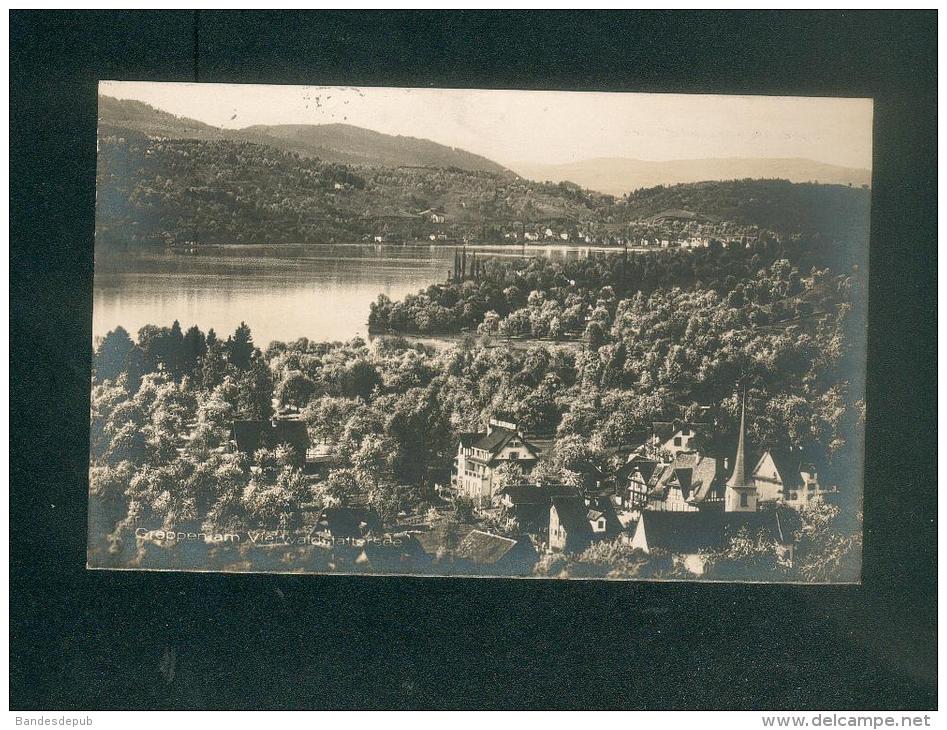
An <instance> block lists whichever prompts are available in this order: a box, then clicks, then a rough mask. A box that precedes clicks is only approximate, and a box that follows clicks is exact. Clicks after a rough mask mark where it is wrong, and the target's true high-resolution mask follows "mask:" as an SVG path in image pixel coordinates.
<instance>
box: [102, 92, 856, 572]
mask: <svg viewBox="0 0 947 730" xmlns="http://www.w3.org/2000/svg"><path fill="white" fill-rule="evenodd" d="M286 131H287V130H282V131H280V130H279V129H273V130H270V131H269V132H267V133H266V134H264V132H263V131H261V130H256V129H250V130H249V131H248V130H226V129H220V128H216V127H210V126H208V125H206V124H204V123H201V122H198V121H196V120H188V119H186V118H181V117H175V116H173V115H170V114H167V113H165V112H161V111H160V110H156V109H154V108H152V107H149V106H147V105H145V104H142V103H140V102H132V101H120V100H116V99H110V98H108V97H101V98H100V111H99V147H98V168H97V196H96V206H97V212H96V254H97V255H98V254H99V253H103V254H105V253H109V254H114V255H115V257H116V259H117V260H119V261H124V260H125V259H123V257H125V254H131V255H129V256H127V259H128V260H132V259H134V258H136V255H137V253H138V252H139V251H141V250H148V251H149V256H148V257H142V258H149V257H150V259H155V260H157V259H160V260H161V263H162V264H163V265H164V264H168V263H169V262H170V263H171V264H173V266H168V267H167V268H175V269H180V270H186V269H188V267H189V266H191V265H192V264H193V265H194V266H193V267H192V268H194V269H195V270H196V269H200V275H201V276H203V277H205V278H206V280H208V281H212V282H214V284H215V286H216V283H217V281H216V279H215V277H217V276H218V273H219V275H220V282H219V283H220V285H221V287H222V288H226V287H227V286H235V285H236V284H239V285H241V286H243V285H244V284H246V285H247V287H248V289H249V288H256V289H259V288H262V287H265V286H272V287H279V286H280V285H281V283H282V282H281V280H280V279H279V278H278V276H279V275H278V274H276V273H274V272H276V271H277V270H276V269H274V271H273V272H269V271H268V272H264V273H261V272H259V271H255V270H250V269H248V270H247V273H246V274H245V276H246V279H245V280H244V279H239V277H238V276H236V275H235V273H234V272H235V271H237V269H236V267H233V266H232V264H233V262H232V261H222V260H221V259H223V258H224V257H219V256H216V257H215V256H213V255H209V256H206V257H203V258H198V259H195V260H193V261H192V260H190V259H177V258H176V257H177V255H178V254H180V255H181V256H188V257H189V256H198V257H201V256H202V254H203V253H204V252H205V250H207V249H209V248H213V247H225V246H232V245H235V246H248V247H249V246H253V247H256V246H286V247H292V246H297V245H308V244H313V245H317V244H363V245H364V247H365V248H366V249H369V248H375V247H380V246H388V245H400V244H404V245H409V244H410V245H415V246H423V247H436V246H441V245H444V246H454V247H455V251H454V257H453V264H452V265H451V263H450V261H445V260H444V258H442V257H441V256H437V257H436V261H435V254H443V253H444V252H443V251H431V250H428V251H427V252H422V257H423V256H425V255H430V257H431V258H430V259H429V260H428V261H426V262H425V263H428V264H430V263H431V262H432V261H435V263H436V266H437V267H438V268H437V269H433V268H431V269H427V270H426V271H428V270H429V271H432V272H434V273H433V274H432V275H431V277H430V278H425V277H426V275H425V277H422V281H424V280H426V281H428V282H430V283H429V284H428V285H427V286H425V287H424V288H421V289H420V290H419V291H417V293H414V294H411V293H408V294H405V293H404V292H403V291H401V292H400V293H399V294H397V295H395V294H392V297H395V296H398V297H400V298H399V299H393V298H391V297H389V296H388V295H386V294H385V293H382V292H381V291H378V293H377V298H376V299H375V301H364V303H363V304H360V305H352V304H351V303H349V304H348V305H347V306H364V307H365V309H366V310H367V311H366V312H365V316H366V318H367V331H368V333H369V334H370V337H369V338H368V340H367V341H366V340H365V339H363V338H361V337H355V338H353V339H350V340H347V341H344V342H343V341H337V342H326V341H316V340H310V339H308V337H307V335H312V336H314V337H320V336H321V335H319V333H310V332H306V326H307V325H301V326H300V327H298V335H299V338H298V339H296V340H294V341H291V342H283V341H274V342H270V343H268V344H266V343H264V344H263V345H262V346H258V344H257V343H255V342H254V341H253V336H252V333H251V331H250V327H249V326H248V325H247V324H246V323H245V322H241V324H240V325H239V326H238V327H237V328H236V330H235V331H233V332H232V333H218V332H215V331H214V330H213V329H207V330H202V329H201V328H200V327H201V326H205V327H206V326H207V324H208V322H184V323H183V326H182V322H180V321H177V320H175V321H173V322H171V323H169V322H166V321H161V322H151V323H149V324H146V325H144V326H141V327H140V329H139V330H138V331H137V332H134V333H130V332H128V331H126V330H125V329H124V328H122V327H114V322H117V321H123V320H122V317H123V314H124V313H123V312H121V311H118V310H116V311H115V312H114V313H113V312H109V319H110V320H111V318H112V317H115V320H114V321H109V322H106V323H105V324H104V326H106V327H114V329H112V330H111V331H108V334H107V335H106V336H105V337H104V338H102V339H101V341H98V342H96V344H95V358H94V367H93V375H92V394H91V414H90V415H91V438H90V457H91V458H90V502H89V535H90V538H89V548H88V560H89V565H90V566H91V567H97V568H150V569H169V570H172V569H182V570H227V571H260V572H300V573H364V574H409V575H456V576H514V577H537V578H606V579H668V580H692V579H700V580H748V581H798V582H812V583H817V582H830V583H831V582H858V581H859V580H860V575H861V494H862V484H861V479H862V463H863V454H864V442H863V437H864V419H865V402H864V392H865V391H864V369H865V352H866V341H865V339H866V331H867V328H866V311H867V307H866V287H867V268H866V265H867V238H868V221H869V215H868V213H869V205H870V191H869V190H868V189H866V188H865V187H863V186H857V185H853V184H851V183H849V184H831V185H823V184H818V183H816V182H798V183H797V182H790V181H789V180H787V179H774V178H765V179H757V178H744V179H731V180H708V181H703V182H695V183H682V184H675V185H668V186H664V185H658V186H655V187H651V188H637V189H632V190H629V192H627V193H623V194H621V195H612V194H605V193H601V192H596V191H594V190H590V189H585V188H582V187H580V186H578V185H576V184H574V183H570V182H567V181H560V182H549V181H547V182H538V181H532V180H527V179H524V178H521V177H519V176H517V175H515V174H513V173H512V172H511V171H509V170H506V169H505V168H502V167H500V166H499V165H497V164H496V163H492V162H490V161H489V160H483V159H480V158H476V159H475V158H473V157H471V156H470V155H469V154H468V153H463V151H461V150H454V149H451V148H445V147H442V146H438V145H435V146H434V147H433V148H432V147H430V145H431V144H432V143H430V142H429V141H427V142H426V141H424V140H414V141H413V142H412V141H411V140H410V139H409V138H403V137H398V138H386V140H387V141H385V142H384V144H382V142H380V141H379V140H378V139H377V138H376V136H375V135H374V133H372V134H368V136H366V133H365V130H361V131H358V130H357V129H356V130H355V131H353V129H343V130H341V131H342V132H344V135H343V138H342V142H345V144H344V145H342V146H341V147H340V148H339V149H338V150H336V151H335V152H334V153H333V151H332V149H330V147H331V146H330V147H326V145H325V144H322V143H320V144H318V145H316V144H315V143H313V144H311V145H309V146H307V143H304V140H303V139H302V137H300V135H299V134H297V132H298V130H295V131H292V130H290V131H292V134H291V135H290V136H288V137H287V136H284V135H283V132H286ZM336 132H339V130H334V131H333V129H330V128H322V127H319V125H316V126H315V127H313V128H311V129H309V130H308V132H307V134H312V135H316V137H313V139H316V138H319V139H322V138H323V135H325V134H329V133H332V134H335V133H336ZM353 134H357V135H358V139H361V140H362V143H360V145H356V148H357V149H359V150H360V152H361V154H360V155H357V156H356V158H355V159H354V160H353V157H352V154H351V153H352V149H351V148H352V144H351V143H350V142H349V141H346V140H349V139H350V135H353ZM337 143H338V144H341V142H338V140H337ZM379 145H381V146H379ZM406 147H410V148H411V150H407V149H406ZM372 150H374V151H373V152H372ZM408 151H411V154H406V152H408ZM326 152H329V153H331V154H329V155H328V157H326V156H325V153H326ZM369 152H371V154H369ZM803 179H806V178H803ZM478 246H481V247H482V249H483V248H488V247H493V246H502V247H504V250H502V251H493V252H492V254H491V252H490V251H489V250H482V249H478V248H477V247H478ZM553 246H561V247H565V246H568V247H573V246H574V247H580V248H582V247H585V248H588V249H589V251H587V252H586V253H588V255H576V256H543V255H539V254H540V253H541V252H540V251H538V250H537V249H540V248H543V247H553ZM598 247H601V248H602V249H606V248H607V249H610V250H608V251H603V250H596V249H597V248H598ZM155 250H163V251H164V252H165V253H167V254H174V256H173V257H172V256H170V255H168V256H165V255H164V254H161V255H154V252H155ZM631 251H634V254H633V255H632V254H631V253H630V252H631ZM211 253H219V252H217V251H216V249H215V250H214V251H211ZM399 253H400V252H399ZM408 253H409V255H406V256H405V257H403V258H404V260H405V261H407V262H409V263H408V265H411V263H410V262H411V261H412V260H413V258H412V257H414V256H415V254H416V253H417V251H410V252H408ZM333 255H335V254H334V253H333ZM449 256H450V254H449V253H448V258H449ZM104 258H105V256H103V259H104ZM314 261H315V258H314V257H311V258H309V259H307V258H306V257H305V256H300V257H298V261H297V260H293V261H292V265H293V266H298V267H300V268H302V267H306V266H317V265H322V264H316V263H314ZM151 263H152V261H150V260H149V261H146V262H145V263H144V264H143V266H145V269H144V270H146V271H147V273H148V274H149V275H152V274H153V269H150V268H148V266H150V264H151ZM442 265H443V269H440V267H441V266H442ZM217 266H220V267H221V268H220V270H219V271H218V270H217V269H215V267H217ZM225 267H227V268H225ZM114 268H116V269H117V268H119V267H117V266H116V267H114ZM97 273H98V272H97ZM112 273H113V274H114V273H115V272H112ZM133 274H134V272H133ZM265 275H269V278H265ZM135 281H136V279H135V278H134V275H132V276H130V277H129V278H128V279H121V278H118V277H117V276H116V277H113V279H112V280H111V285H112V286H113V287H115V286H116V283H115V282H120V285H119V287H120V286H128V287H131V286H135ZM413 281H414V282H415V283H413V284H412V288H414V286H415V285H416V284H417V279H415V280H413ZM417 285H418V286H424V285H423V284H417ZM379 289H380V287H379ZM372 291H373V292H374V291H375V290H374V289H373V290H372ZM392 291H393V290H392ZM112 293H113V294H114V291H113V292H112ZM243 293H246V292H243ZM374 295H375V294H374V293H370V294H369V295H367V296H374ZM205 296H207V297H210V296H211V295H210V294H209V293H208V294H205ZM228 296H229V295H228ZM114 299H116V298H115V297H113V300H114ZM117 300H118V301H119V303H121V297H118V298H117ZM226 301H227V304H228V305H229V304H230V303H231V302H230V300H229V299H227V300H226ZM232 301H233V303H238V302H242V301H256V300H253V299H250V300H246V299H241V298H240V297H237V296H234V297H233V300H232ZM346 301H348V300H346ZM189 304H190V303H189ZM143 306H144V307H145V308H147V306H148V305H147V303H145V304H144V305H143ZM243 306H245V307H246V308H247V310H248V311H247V312H246V315H244V313H243V312H237V313H236V316H237V317H244V316H245V318H246V319H247V321H250V320H251V319H253V318H254V317H258V318H265V317H267V316H269V317H270V318H271V319H274V318H275V317H276V316H278V315H274V313H273V311H272V310H270V311H269V312H268V313H264V312H262V311H261V312H260V313H255V312H253V311H250V310H252V309H253V305H252V304H244V305H243ZM288 306H293V307H295V308H296V309H297V311H296V312H294V313H296V314H299V313H300V312H301V318H300V320H299V321H300V322H303V323H305V322H308V321H309V320H307V317H309V314H308V311H307V310H308V309H312V308H313V307H314V306H318V305H313V304H312V303H310V302H306V301H303V300H298V299H294V300H293V301H292V303H291V304H290V305H288ZM182 307H183V305H182ZM260 309H261V310H262V309H263V307H260ZM103 311H104V310H103ZM146 311H150V310H147V309H146ZM181 311H184V310H183V308H182V309H181ZM177 316H179V315H178V311H177V310H174V312H173V313H172V314H171V316H168V319H172V318H174V317H177ZM208 316H210V315H208ZM128 321H131V320H128ZM135 321H136V325H135V326H140V324H141V322H142V320H141V319H137V320H135ZM144 321H146V322H147V321H149V320H147V319H145V320H144ZM215 321H219V320H215ZM234 321H236V320H232V321H230V323H228V324H227V327H228V328H230V327H232V326H233V322H234ZM254 321H259V319H257V320H254ZM362 321H364V320H362ZM103 329H104V327H103ZM347 331H349V330H347ZM291 332H292V334H290V335H289V336H290V337H294V336H297V335H296V332H297V329H295V328H294V329H292V330H291ZM441 335H447V336H449V337H447V338H445V339H447V340H449V341H448V342H447V343H446V345H447V346H445V347H433V346H429V345H428V344H426V343H425V342H424V341H423V340H421V339H420V338H421V337H428V336H441ZM263 336H265V335H263ZM281 336H285V335H281ZM345 336H347V337H348V336H350V335H348V334H347V335H345ZM411 338H415V339H414V340H412V339H411Z"/></svg>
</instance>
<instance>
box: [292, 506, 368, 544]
mask: <svg viewBox="0 0 947 730" xmlns="http://www.w3.org/2000/svg"><path fill="white" fill-rule="evenodd" d="M303 519H304V521H305V523H306V527H307V532H308V535H309V537H310V538H314V539H317V540H321V541H324V542H326V543H351V544H361V543H362V542H363V541H364V539H365V538H366V537H368V536H369V535H370V534H372V533H374V534H380V533H381V530H382V522H381V518H380V517H379V516H378V513H377V512H375V511H374V510H371V509H365V508H361V507H323V508H322V509H319V510H317V511H315V512H311V513H310V512H305V513H304V515H303Z"/></svg>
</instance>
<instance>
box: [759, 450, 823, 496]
mask: <svg viewBox="0 0 947 730" xmlns="http://www.w3.org/2000/svg"><path fill="white" fill-rule="evenodd" d="M751 479H752V480H753V485H754V486H755V487H756V492H757V498H758V499H759V501H760V502H784V503H786V504H788V505H792V506H793V507H803V506H805V505H807V504H808V503H809V502H810V501H812V500H813V499H815V498H817V497H821V496H823V495H824V494H826V493H827V491H829V490H826V489H825V487H824V486H823V485H822V483H821V482H820V481H819V468H818V466H817V465H816V464H815V462H814V461H813V460H811V459H807V458H806V457H805V456H804V455H803V453H802V452H801V451H790V450H783V449H767V450H766V451H764V452H763V454H762V456H760V458H759V461H757V462H756V466H755V467H754V468H753V472H752V474H751Z"/></svg>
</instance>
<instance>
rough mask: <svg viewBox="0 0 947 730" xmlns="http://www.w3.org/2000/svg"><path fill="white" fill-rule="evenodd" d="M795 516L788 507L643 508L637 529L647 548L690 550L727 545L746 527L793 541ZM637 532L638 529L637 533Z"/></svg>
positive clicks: (677, 550)
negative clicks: (758, 509)
mask: <svg viewBox="0 0 947 730" xmlns="http://www.w3.org/2000/svg"><path fill="white" fill-rule="evenodd" d="M794 524H795V520H794V518H793V515H792V514H791V511H790V510H777V509H773V510H765V511H763V512H710V511H698V512H672V511H667V512H665V511H659V512H651V511H647V510H646V511H644V512H642V513H641V518H640V519H639V520H638V526H637V528H636V529H637V530H644V537H645V539H646V540H647V544H648V548H649V549H651V550H653V549H655V548H661V549H663V550H667V551H669V552H671V553H681V554H690V553H696V552H699V551H701V550H718V549H720V548H723V547H726V546H727V545H728V543H729V541H730V538H731V537H734V536H735V535H737V533H739V531H740V530H741V529H742V528H744V527H745V528H746V529H747V530H748V531H749V532H750V534H757V533H759V532H763V533H764V534H765V535H766V536H767V538H769V539H772V540H775V541H776V542H779V543H782V544H787V543H789V542H792V529H793V528H794ZM636 534H637V533H636Z"/></svg>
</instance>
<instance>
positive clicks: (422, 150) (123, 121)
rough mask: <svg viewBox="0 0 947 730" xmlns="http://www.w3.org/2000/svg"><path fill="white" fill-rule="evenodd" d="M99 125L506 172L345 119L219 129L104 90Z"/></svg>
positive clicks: (331, 158) (348, 159)
mask: <svg viewBox="0 0 947 730" xmlns="http://www.w3.org/2000/svg"><path fill="white" fill-rule="evenodd" d="M99 129H100V131H102V132H107V131H109V130H112V131H120V130H129V131H133V132H138V133H140V134H145V135H147V136H149V137H159V136H160V137H171V138H179V139H200V140H232V141H245V142H256V143H259V144H265V145H269V146H271V147H277V148H279V149H282V150H285V151H287V152H295V153H296V154H299V155H300V156H302V157H317V158H319V159H320V160H323V161H325V162H336V163H340V164H345V165H362V166H367V167H443V168H449V167H457V168H459V169H462V170H472V171H476V172H490V173H497V174H505V175H510V174H511V173H510V171H509V170H507V169H506V168H505V167H503V166H502V165H500V164H498V163H496V162H493V161H492V160H488V159H487V158H486V157H481V156H480V155H475V154H473V153H472V152H467V151H466V150H462V149H458V148H455V147H448V146H446V145H442V144H438V143H437V142H432V141H431V140H428V139H419V138H417V137H403V136H400V135H399V136H394V135H390V134H383V133H381V132H375V131H372V130H370V129H363V128H361V127H355V126H352V125H350V124H279V125H254V126H251V127H245V128H243V129H224V128H221V127H214V126H211V125H209V124H205V123H203V122H199V121H197V120H194V119H188V118H187V117H176V116H174V115H173V114H169V113H168V112H165V111H161V110H160V109H155V108H154V107H152V106H149V105H148V104H145V103H143V102H140V101H135V100H131V99H115V98H113V97H109V96H99Z"/></svg>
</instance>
